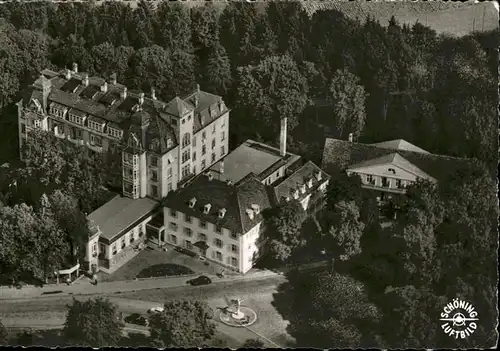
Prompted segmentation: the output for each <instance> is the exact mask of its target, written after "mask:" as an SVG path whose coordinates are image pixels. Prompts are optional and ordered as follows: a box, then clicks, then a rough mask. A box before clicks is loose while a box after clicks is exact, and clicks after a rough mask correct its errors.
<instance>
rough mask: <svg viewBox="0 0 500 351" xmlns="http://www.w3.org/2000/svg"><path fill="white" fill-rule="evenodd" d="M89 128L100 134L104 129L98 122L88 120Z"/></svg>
mask: <svg viewBox="0 0 500 351" xmlns="http://www.w3.org/2000/svg"><path fill="white" fill-rule="evenodd" d="M89 128H90V129H94V130H97V131H98V132H101V133H102V130H103V128H104V123H99V122H96V121H91V120H89Z"/></svg>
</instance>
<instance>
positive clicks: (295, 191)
mask: <svg viewBox="0 0 500 351" xmlns="http://www.w3.org/2000/svg"><path fill="white" fill-rule="evenodd" d="M292 196H293V198H294V199H295V200H297V199H298V198H299V189H295V190H294V191H293V194H292Z"/></svg>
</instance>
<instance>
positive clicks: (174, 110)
mask: <svg viewBox="0 0 500 351" xmlns="http://www.w3.org/2000/svg"><path fill="white" fill-rule="evenodd" d="M164 111H165V112H167V113H168V114H171V115H173V116H176V117H183V116H184V115H185V114H187V113H189V112H190V111H193V107H192V106H189V105H188V104H187V103H185V102H184V101H182V100H181V99H180V98H178V97H177V96H176V97H175V98H173V99H172V101H170V102H169V103H168V104H167V105H166V106H165V109H164Z"/></svg>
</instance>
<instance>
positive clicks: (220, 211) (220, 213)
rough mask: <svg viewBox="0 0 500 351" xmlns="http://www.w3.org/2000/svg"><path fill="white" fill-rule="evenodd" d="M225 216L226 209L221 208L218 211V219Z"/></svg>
mask: <svg viewBox="0 0 500 351" xmlns="http://www.w3.org/2000/svg"><path fill="white" fill-rule="evenodd" d="M225 215H226V209H225V208H221V209H220V210H219V218H224V216H225Z"/></svg>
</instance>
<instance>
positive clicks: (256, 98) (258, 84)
mask: <svg viewBox="0 0 500 351" xmlns="http://www.w3.org/2000/svg"><path fill="white" fill-rule="evenodd" d="M238 72H239V76H238V82H237V99H238V102H239V104H240V106H241V108H242V111H244V113H245V116H244V120H245V121H247V123H251V124H253V125H256V124H258V123H257V122H260V123H262V127H263V128H260V130H268V132H267V133H266V136H264V139H274V138H275V136H276V135H277V131H278V130H279V125H280V122H279V121H280V119H281V118H284V117H286V118H288V128H289V130H290V131H292V130H293V129H294V128H295V127H296V126H297V124H298V116H299V115H300V114H301V113H302V111H303V110H304V108H305V106H306V103H307V91H308V87H307V81H306V79H305V78H304V77H303V76H302V74H301V73H300V71H299V69H298V67H297V65H296V64H295V62H294V61H293V60H292V59H291V58H290V57H289V56H274V57H269V58H266V59H265V60H264V61H262V62H261V63H259V64H258V65H257V66H246V67H240V68H239V69H238ZM250 121H252V122H250Z"/></svg>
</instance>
